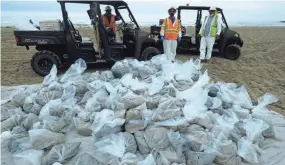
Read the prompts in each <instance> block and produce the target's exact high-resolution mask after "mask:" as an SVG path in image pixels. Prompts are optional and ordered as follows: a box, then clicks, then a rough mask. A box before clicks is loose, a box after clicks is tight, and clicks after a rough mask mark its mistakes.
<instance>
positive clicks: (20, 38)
mask: <svg viewBox="0 0 285 165" xmlns="http://www.w3.org/2000/svg"><path fill="white" fill-rule="evenodd" d="M58 2H59V4H60V6H61V10H62V17H63V20H62V22H61V27H62V28H61V29H60V30H57V31H43V30H40V29H39V28H38V26H37V28H38V29H39V30H36V31H19V30H16V31H14V35H15V39H16V42H17V46H25V47H26V48H27V50H29V46H35V48H36V50H37V53H36V54H35V55H34V56H33V58H32V60H31V66H32V68H33V70H34V71H35V72H36V73H37V74H39V75H41V76H45V75H47V74H48V73H49V72H50V70H51V68H52V65H53V64H55V65H56V66H57V68H65V67H68V66H69V65H71V64H73V63H74V61H75V60H77V59H78V58H82V59H84V60H85V61H86V62H87V63H96V62H98V61H100V62H102V61H106V62H115V61H117V60H121V59H124V58H125V57H133V58H136V59H138V60H148V59H150V58H151V57H153V56H155V55H157V54H159V53H160V52H159V51H158V49H157V48H155V47H154V46H155V44H156V42H157V41H156V40H155V39H152V38H149V33H147V32H144V31H142V30H141V29H140V27H139V25H138V23H137V21H136V20H135V18H134V16H133V14H132V12H131V10H130V9H129V7H128V4H127V3H126V2H124V1H118V0H116V1H90V0H82V1H72V0H69V1H68V0H67V1H63V0H60V1H58ZM66 3H81V4H87V5H89V7H90V9H89V10H88V11H87V14H88V16H89V18H90V20H91V22H92V25H93V28H94V33H95V38H97V40H96V42H97V43H95V47H96V46H97V48H98V50H95V49H94V43H93V42H92V41H91V40H90V39H88V38H84V37H82V36H81V35H80V33H79V31H78V30H77V29H75V27H74V25H73V23H72V22H71V21H70V20H69V18H68V13H67V11H66ZM101 5H110V6H112V7H113V8H114V11H115V13H116V15H117V16H119V18H120V19H121V21H122V23H121V24H120V25H118V27H119V28H118V30H121V32H122V34H123V37H122V41H121V42H117V41H116V40H114V37H112V35H111V36H110V35H109V33H108V29H106V28H105V27H104V25H103V23H102V18H101V10H100V6H101ZM121 11H124V12H127V13H128V14H127V17H129V18H127V19H130V20H131V22H125V19H126V18H123V17H122V14H121Z"/></svg>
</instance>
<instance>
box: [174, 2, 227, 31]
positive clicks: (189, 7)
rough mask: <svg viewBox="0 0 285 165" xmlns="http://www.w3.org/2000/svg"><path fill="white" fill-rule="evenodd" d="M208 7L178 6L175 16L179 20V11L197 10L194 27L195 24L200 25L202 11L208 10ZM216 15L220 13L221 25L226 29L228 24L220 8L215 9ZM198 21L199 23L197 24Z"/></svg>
mask: <svg viewBox="0 0 285 165" xmlns="http://www.w3.org/2000/svg"><path fill="white" fill-rule="evenodd" d="M209 9H210V7H206V6H179V7H178V8H177V11H178V14H177V18H178V19H181V10H197V18H196V21H197V22H196V25H197V23H199V24H200V23H201V20H202V18H201V17H202V11H205V10H209ZM216 9H217V11H218V13H220V14H221V15H222V21H223V23H224V24H225V25H226V28H228V27H229V26H228V24H227V21H226V18H225V16H224V13H223V9H221V8H216ZM199 20H200V22H198V21H199Z"/></svg>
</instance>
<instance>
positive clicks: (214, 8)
mask: <svg viewBox="0 0 285 165" xmlns="http://www.w3.org/2000/svg"><path fill="white" fill-rule="evenodd" d="M209 10H215V11H216V10H217V9H216V7H214V6H211V7H210V9H209Z"/></svg>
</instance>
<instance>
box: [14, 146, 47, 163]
mask: <svg viewBox="0 0 285 165" xmlns="http://www.w3.org/2000/svg"><path fill="white" fill-rule="evenodd" d="M43 155H44V151H43V150H33V149H29V150H26V151H23V152H20V153H15V154H14V155H13V157H14V161H15V164H16V165H41V160H42V157H43Z"/></svg>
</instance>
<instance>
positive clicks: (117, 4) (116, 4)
mask: <svg viewBox="0 0 285 165" xmlns="http://www.w3.org/2000/svg"><path fill="white" fill-rule="evenodd" d="M57 2H59V3H60V4H61V10H62V14H63V19H64V20H65V19H68V15H67V11H66V8H65V3H80V4H92V3H93V2H96V3H97V4H98V8H99V9H97V10H98V12H99V14H100V15H101V10H100V5H110V6H113V7H114V10H115V13H116V15H117V16H119V17H120V18H121V20H122V22H123V23H124V24H126V22H125V20H124V18H123V17H122V15H121V13H120V12H119V10H121V9H127V11H128V13H129V18H130V20H131V21H132V22H133V23H134V24H135V26H136V29H140V26H139V25H138V23H137V21H136V19H135V18H134V15H133V13H132V11H131V10H130V8H129V6H128V4H127V3H126V2H124V1H122V0H118V1H95V0H93V1H92V0H83V1H71V0H57ZM99 19H100V20H101V18H99Z"/></svg>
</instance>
